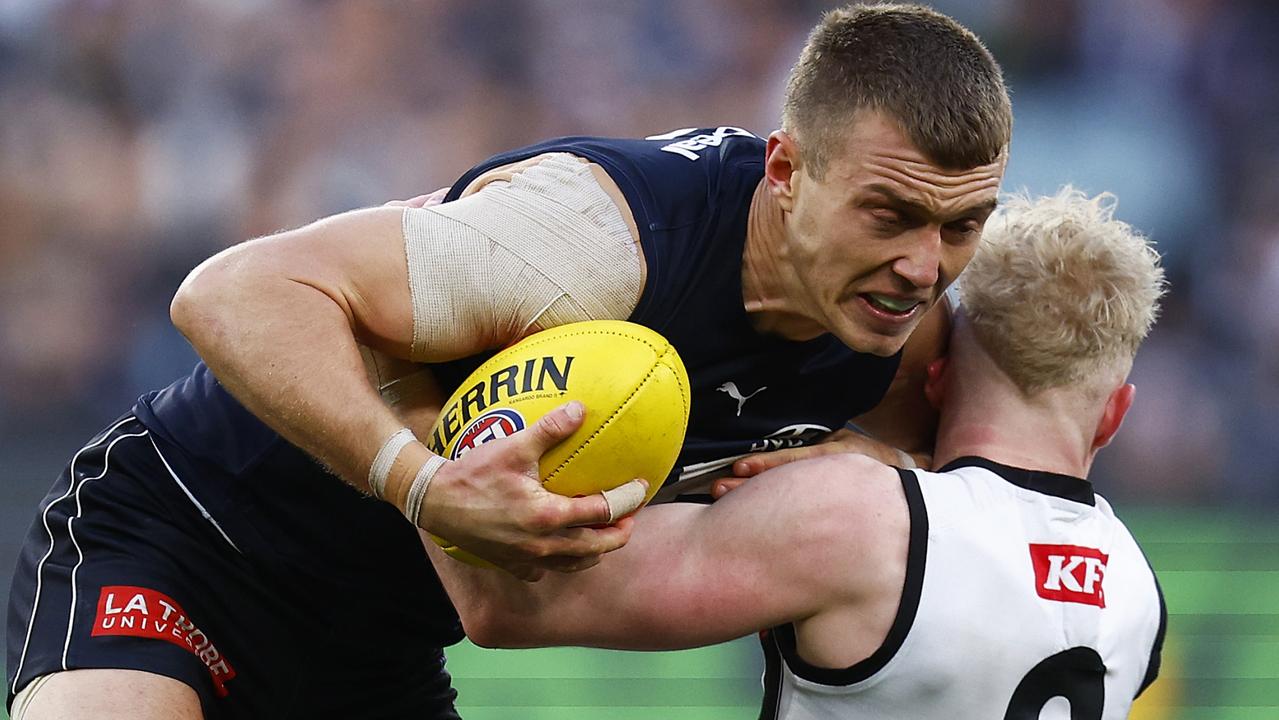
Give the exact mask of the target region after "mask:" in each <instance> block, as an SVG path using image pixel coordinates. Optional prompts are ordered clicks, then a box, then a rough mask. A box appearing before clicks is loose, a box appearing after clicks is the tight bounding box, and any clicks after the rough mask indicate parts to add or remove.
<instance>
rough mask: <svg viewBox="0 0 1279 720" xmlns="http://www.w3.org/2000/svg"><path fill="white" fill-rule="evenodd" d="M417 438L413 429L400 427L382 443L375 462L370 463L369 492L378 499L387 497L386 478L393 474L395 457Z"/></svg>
mask: <svg viewBox="0 0 1279 720" xmlns="http://www.w3.org/2000/svg"><path fill="white" fill-rule="evenodd" d="M416 440H417V437H416V436H415V435H414V434H413V431H412V430H410V429H408V428H400V429H399V430H396V431H395V432H393V433H391V436H390V437H388V438H387V439H386V442H384V443H382V447H381V449H379V450H378V451H377V455H375V456H374V457H373V464H372V465H369V494H371V495H372V496H373V497H375V498H377V499H378V500H382V499H385V497H386V479H387V478H388V477H390V475H391V466H392V465H394V464H395V459H396V458H397V457H399V456H400V451H401V450H403V449H404V446H406V445H408V444H409V443H411V442H414V441H416Z"/></svg>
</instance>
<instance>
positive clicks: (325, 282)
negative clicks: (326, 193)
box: [179, 208, 413, 356]
mask: <svg viewBox="0 0 1279 720" xmlns="http://www.w3.org/2000/svg"><path fill="white" fill-rule="evenodd" d="M401 216H402V211H401V210H400V209H398V208H373V209H367V210H356V211H352V212H347V213H342V214H340V215H335V216H332V217H329V218H325V219H323V220H318V221H316V222H313V223H311V224H310V225H306V226H304V227H301V228H298V229H295V230H289V231H285V232H281V233H277V234H275V235H271V236H268V237H263V238H258V239H256V240H251V241H249V242H246V243H243V244H241V245H237V246H235V247H233V248H230V249H228V250H225V251H223V252H222V253H219V254H218V255H216V256H214V257H213V258H210V259H209V260H207V261H205V262H204V263H203V264H202V265H201V266H200V267H199V268H197V269H196V270H195V271H194V272H193V273H192V274H191V275H190V276H189V277H188V278H187V280H186V282H185V283H184V289H186V287H188V286H192V285H199V284H201V283H205V281H206V280H207V279H208V277H207V276H210V275H215V276H218V278H219V279H218V280H216V281H215V282H217V283H220V284H222V285H238V286H240V287H241V288H242V290H241V292H243V293H244V294H246V295H247V294H262V290H263V287H264V286H266V285H267V284H269V283H283V284H285V285H288V286H292V287H298V288H304V289H308V290H311V291H315V292H317V293H320V294H322V295H323V296H326V297H327V298H328V299H329V300H331V301H332V302H333V303H334V304H335V305H337V306H338V308H340V310H341V311H342V313H343V314H344V315H345V316H346V320H347V323H348V324H349V325H350V326H351V329H352V332H353V334H354V335H355V337H356V339H357V340H358V341H360V342H361V343H363V344H366V345H369V346H371V347H375V348H377V349H379V350H382V351H384V352H387V353H388V354H391V355H397V356H406V355H407V353H408V348H409V346H410V344H411V342H412V317H413V306H412V302H411V299H410V294H409V287H408V281H407V275H406V272H405V253H404V239H403V232H402V230H401ZM205 284H209V283H205ZM273 287H274V286H273ZM231 289H234V288H231ZM179 294H180V295H181V291H180V292H179ZM293 320H294V318H286V317H264V318H262V322H265V323H278V324H281V325H283V324H288V323H290V322H292V321H293Z"/></svg>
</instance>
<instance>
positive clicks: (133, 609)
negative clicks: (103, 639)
mask: <svg viewBox="0 0 1279 720" xmlns="http://www.w3.org/2000/svg"><path fill="white" fill-rule="evenodd" d="M92 634H93V636H94V637H100V636H104V635H128V636H130V637H141V638H151V639H153V640H164V641H165V642H170V643H173V644H174V645H177V646H178V647H181V648H186V649H187V650H189V651H190V652H191V654H192V655H195V656H196V657H198V658H200V660H201V661H202V662H204V665H205V667H207V668H208V669H209V675H211V676H212V677H213V689H214V690H215V691H216V692H217V694H218V697H226V695H227V689H226V683H227V681H228V680H230V679H231V678H234V677H235V668H232V667H231V663H229V662H227V659H226V658H224V657H222V653H220V652H218V649H217V648H216V647H214V645H213V641H212V640H210V639H209V636H208V635H205V634H204V632H202V631H201V630H200V628H198V627H196V626H195V623H193V622H191V619H190V618H189V617H188V616H187V614H186V611H184V610H183V609H182V607H181V606H180V605H178V603H177V602H175V601H174V600H173V598H171V597H169V596H168V595H165V594H164V593H160V592H156V591H155V590H151V589H150V588H144V587H134V586H132V585H108V586H106V587H103V588H102V593H101V594H100V595H99V596H98V616H97V618H96V619H94V622H93V633H92Z"/></svg>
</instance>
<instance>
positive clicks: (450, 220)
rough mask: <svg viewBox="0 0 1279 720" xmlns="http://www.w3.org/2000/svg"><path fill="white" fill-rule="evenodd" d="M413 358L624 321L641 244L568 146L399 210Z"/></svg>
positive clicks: (638, 286) (635, 297)
mask: <svg viewBox="0 0 1279 720" xmlns="http://www.w3.org/2000/svg"><path fill="white" fill-rule="evenodd" d="M403 222H404V243H405V245H404V246H405V253H406V255H407V257H408V275H409V290H410V292H411V294H412V298H413V345H412V349H411V358H412V359H413V360H415V361H419V362H431V361H439V360H445V359H450V358H455V357H461V356H464V355H468V354H471V353H474V352H477V351H478V350H480V349H483V348H484V347H492V346H494V345H495V344H502V343H505V342H509V341H510V340H513V339H515V338H518V337H520V336H522V335H523V334H524V333H525V331H527V330H528V329H529V328H530V327H531V326H533V325H534V324H535V323H536V324H537V325H539V326H540V327H541V328H543V329H544V328H547V327H552V326H555V325H560V324H563V323H568V322H576V321H579V320H604V319H625V318H626V317H628V316H630V314H631V312H632V311H633V310H634V309H635V305H636V304H637V303H638V302H639V296H640V291H641V290H642V280H641V276H642V270H641V267H642V266H641V260H640V254H639V248H638V247H637V245H636V241H635V238H634V237H633V236H632V235H631V231H630V228H629V227H628V226H627V224H626V221H625V219H624V218H623V217H622V213H621V210H619V209H618V207H617V205H615V204H614V203H613V200H612V198H610V197H609V196H608V194H607V193H606V192H604V189H603V188H601V187H600V185H599V182H598V181H597V180H596V179H595V177H594V175H592V174H591V169H590V166H589V165H588V164H587V163H585V162H583V161H582V160H580V159H578V158H576V157H574V156H572V155H568V154H565V153H552V154H549V155H545V156H543V157H542V158H541V159H540V161H539V162H537V163H536V164H534V165H531V166H529V167H527V168H524V169H522V170H520V171H519V172H518V173H516V174H514V175H513V176H512V177H511V178H510V180H495V181H493V182H490V183H489V184H487V185H485V186H484V188H483V189H481V190H480V191H478V192H476V193H475V194H473V195H470V196H468V197H465V198H462V199H460V200H457V201H454V202H451V203H445V204H443V205H438V206H433V207H429V208H409V209H406V210H405V211H404V221H403Z"/></svg>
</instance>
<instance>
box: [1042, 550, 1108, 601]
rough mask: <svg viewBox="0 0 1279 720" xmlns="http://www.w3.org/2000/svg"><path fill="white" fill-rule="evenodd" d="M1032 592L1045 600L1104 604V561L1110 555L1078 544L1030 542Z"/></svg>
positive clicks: (1106, 561)
mask: <svg viewBox="0 0 1279 720" xmlns="http://www.w3.org/2000/svg"><path fill="white" fill-rule="evenodd" d="M1030 562H1031V564H1032V565H1033V566H1034V568H1035V592H1037V593H1039V597H1041V598H1044V599H1045V600H1056V601H1058V602H1071V603H1080V604H1081V605H1096V606H1097V607H1099V608H1104V607H1106V592H1105V590H1104V589H1103V588H1102V583H1103V582H1104V581H1105V579H1106V563H1108V562H1110V556H1109V555H1107V554H1106V553H1103V552H1102V551H1100V550H1098V549H1097V548H1090V547H1081V546H1079V545H1040V544H1037V543H1031V544H1030Z"/></svg>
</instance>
